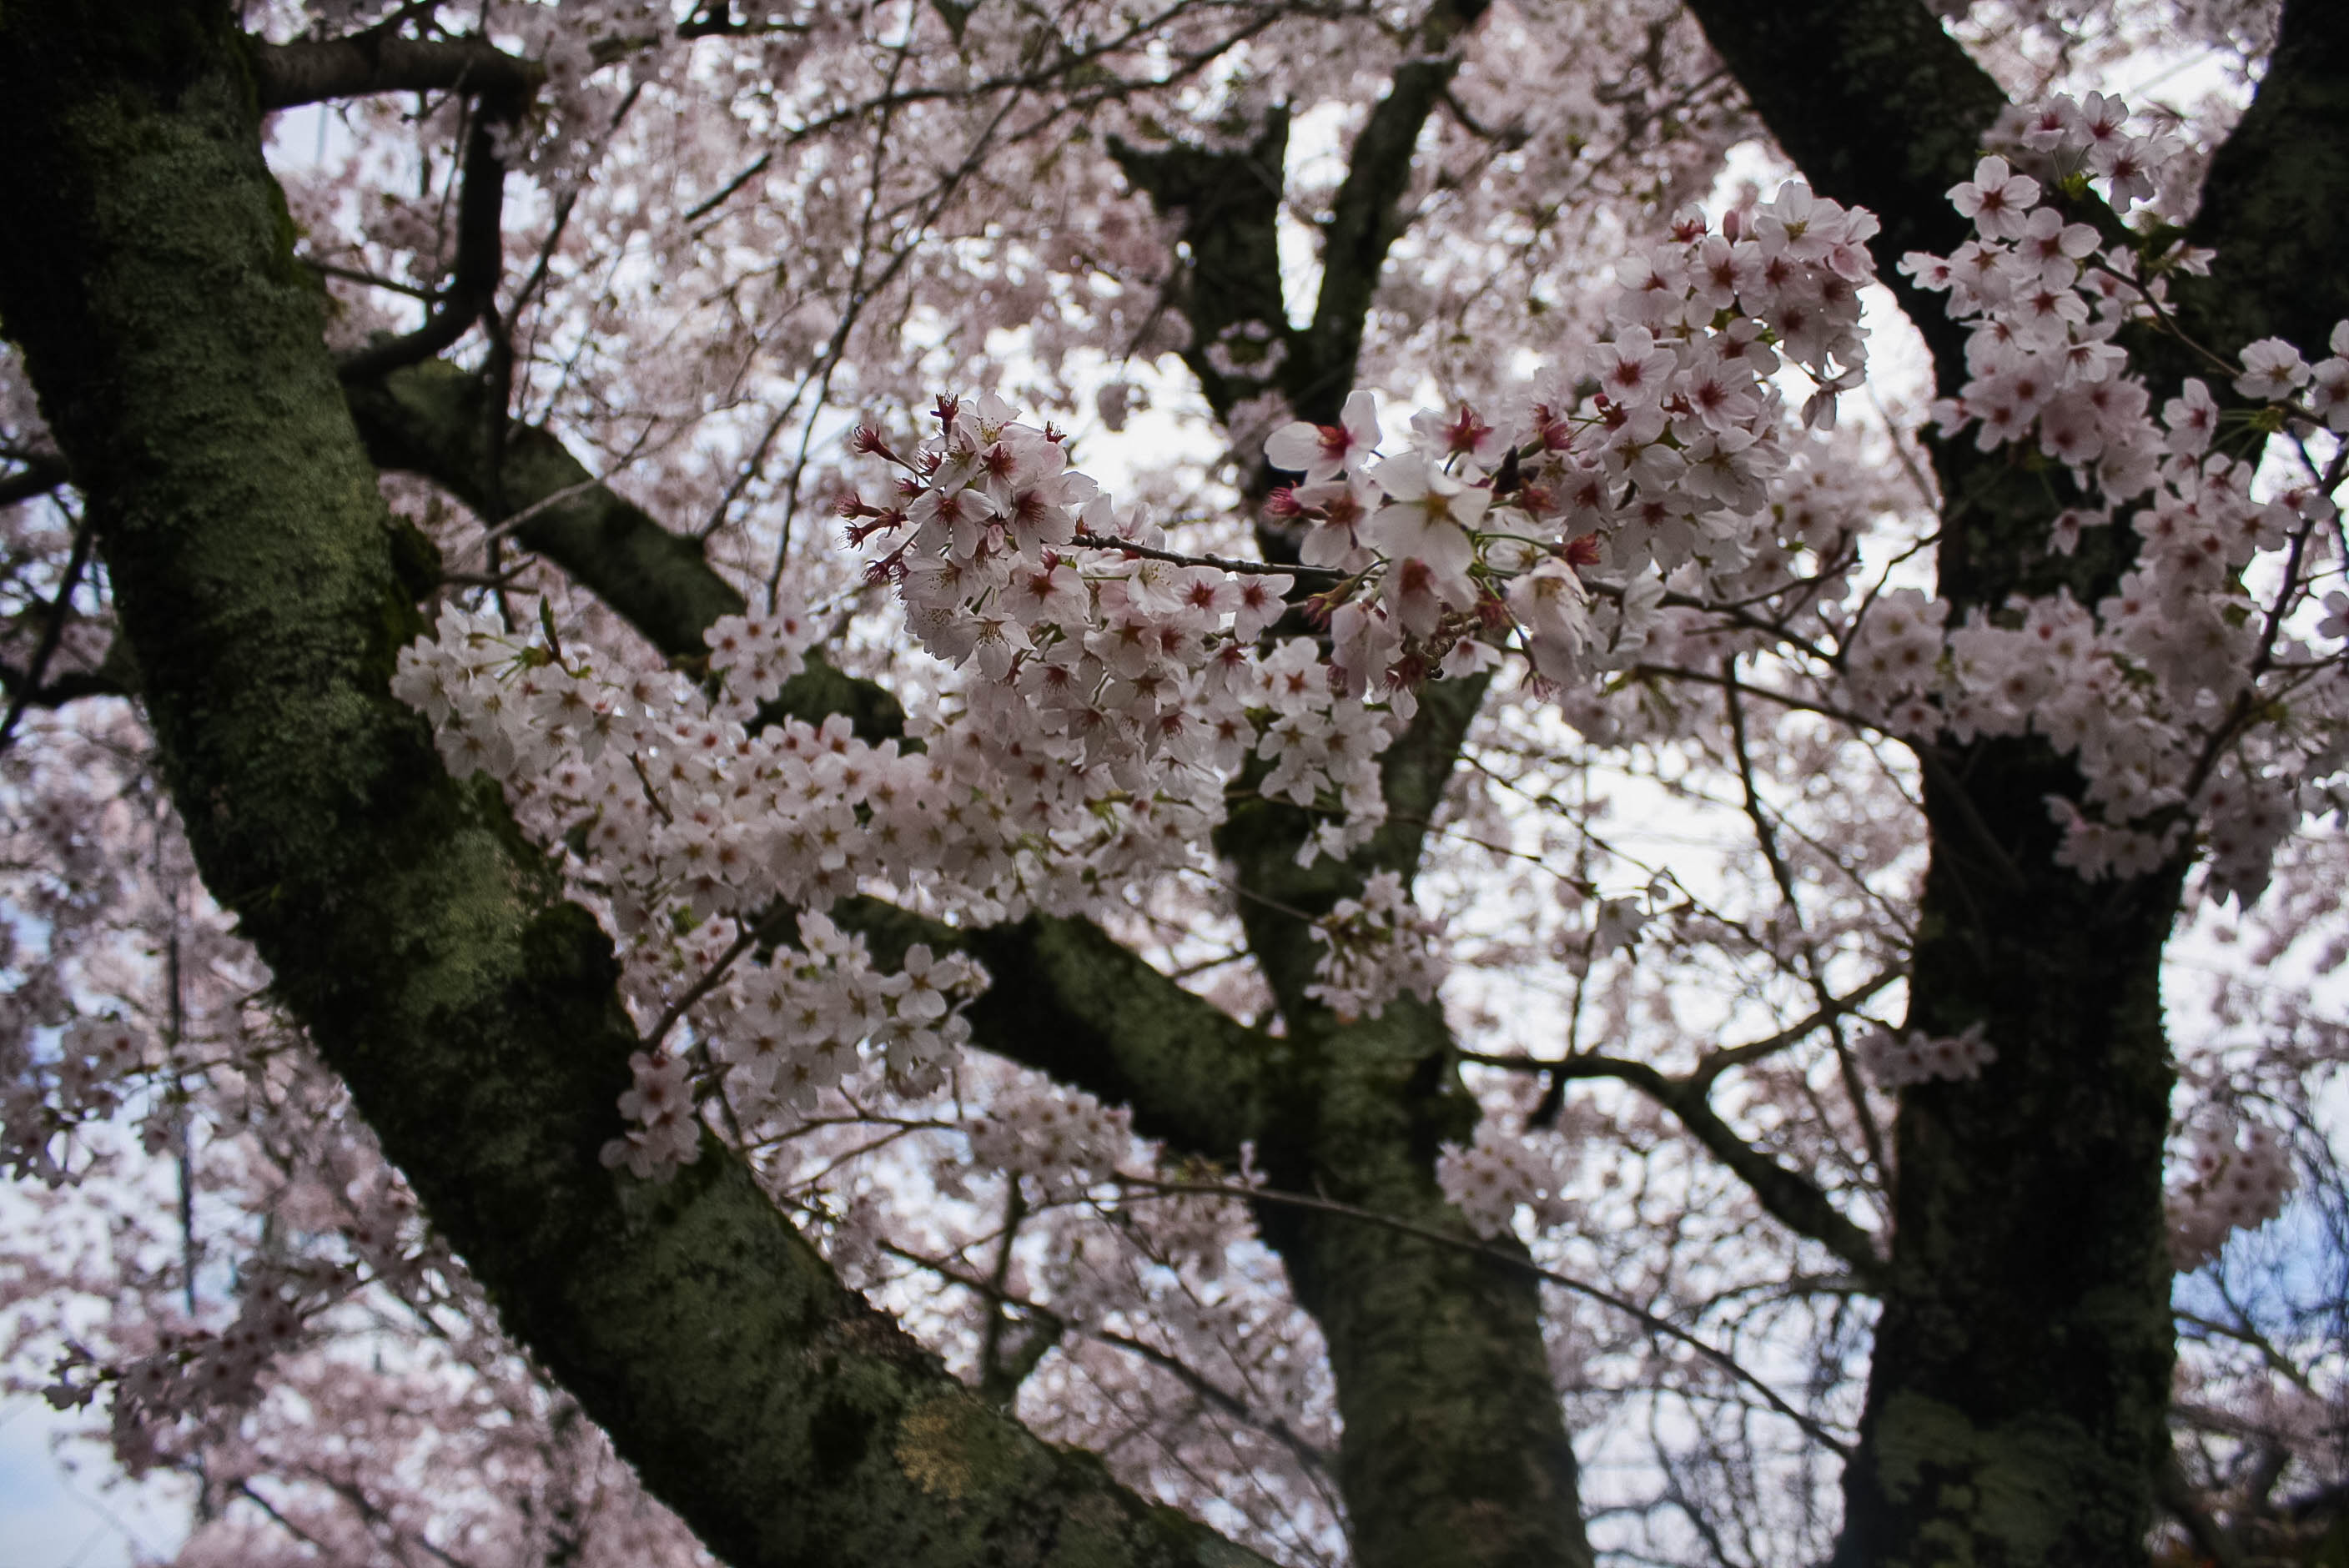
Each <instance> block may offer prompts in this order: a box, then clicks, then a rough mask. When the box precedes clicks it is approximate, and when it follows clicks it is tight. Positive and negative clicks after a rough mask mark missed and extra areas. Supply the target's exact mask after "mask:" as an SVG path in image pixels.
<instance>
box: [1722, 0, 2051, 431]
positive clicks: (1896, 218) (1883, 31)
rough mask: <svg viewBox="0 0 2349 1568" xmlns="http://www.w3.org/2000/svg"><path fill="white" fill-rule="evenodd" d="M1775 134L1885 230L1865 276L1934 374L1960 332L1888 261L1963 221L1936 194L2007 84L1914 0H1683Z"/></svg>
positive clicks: (1949, 242)
mask: <svg viewBox="0 0 2349 1568" xmlns="http://www.w3.org/2000/svg"><path fill="white" fill-rule="evenodd" d="M1688 8H1689V11H1690V14H1691V15H1694V16H1695V17H1696V19H1697V22H1698V24H1699V25H1700V26H1702V27H1703V29H1704V36H1705V37H1706V39H1707V40H1708V41H1710V42H1711V43H1712V45H1713V50H1714V52H1715V53H1717V54H1719V55H1720V56H1721V57H1722V59H1723V61H1724V62H1725V63H1726V64H1727V65H1728V67H1729V68H1730V71H1731V72H1732V74H1733V75H1734V76H1735V77H1737V84H1738V86H1739V87H1741V88H1744V91H1745V97H1746V99H1747V101H1749V102H1750V103H1752V104H1753V106H1754V112H1755V113H1757V114H1759V115H1760V116H1761V117H1762V120H1763V123H1764V124H1765V125H1767V126H1768V127H1769V128H1770V134H1771V135H1772V136H1773V137H1774V138H1775V139H1776V140H1777V143H1778V145H1779V146H1780V147H1782V148H1784V149H1785V150H1786V155H1787V156H1788V157H1790V158H1792V159H1793V160H1795V164H1796V165H1797V166H1798V167H1799V168H1800V169H1801V170H1802V171H1803V173H1804V175H1805V177H1806V178H1807V179H1808V180H1809V181H1810V182H1811V184H1812V185H1813V186H1814V187H1815V188H1816V189H1817V191H1819V193H1820V194H1821V195H1823V196H1830V197H1833V198H1834V199H1835V200H1836V201H1841V202H1843V203H1845V204H1846V205H1847V206H1860V207H1866V208H1868V210H1869V211H1872V212H1874V213H1875V214H1876V215H1877V217H1878V219H1879V220H1881V221H1882V222H1883V224H1884V229H1883V232H1881V233H1879V234H1878V236H1877V238H1876V240H1875V242H1874V243H1873V244H1872V245H1871V246H1870V247H1869V248H1870V250H1871V251H1873V253H1875V257H1876V271H1877V275H1878V276H1879V277H1881V278H1882V279H1883V280H1884V281H1885V282H1886V283H1887V284H1890V285H1891V287H1892V291H1893V293H1894V294H1897V295H1898V296H1899V300H1900V304H1901V308H1902V309H1903V310H1905V311H1907V312H1908V314H1909V320H1911V321H1913V322H1915V323H1916V325H1917V327H1918V330H1919V331H1920V332H1922V333H1923V334H1924V335H1925V339H1926V341H1927V342H1928V343H1929V344H1930V345H1931V346H1932V349H1933V358H1934V363H1935V365H1936V366H1938V367H1939V368H1940V372H1941V380H1942V385H1943V386H1944V387H1947V388H1953V387H1956V385H1957V384H1958V381H1959V380H1962V379H1963V377H1962V375H1958V376H1957V379H1955V380H1953V379H1951V377H1952V375H1953V374H1955V373H1958V372H1961V371H1962V369H1963V366H1964V346H1965V335H1964V333H1963V332H1962V331H1961V329H1960V328H1958V327H1957V326H1956V325H1953V324H1952V323H1951V321H1950V319H1949V313H1948V312H1947V311H1946V310H1945V309H1944V308H1943V304H1942V302H1941V301H1940V300H1939V299H1937V298H1932V297H1929V296H1925V295H1921V294H1919V293H1918V292H1917V291H1916V290H1915V289H1913V288H1912V287H1911V286H1910V285H1909V282H1908V280H1907V279H1906V278H1903V277H1901V276H1900V275H1899V273H1898V272H1897V271H1896V270H1895V269H1896V268H1897V266H1898V264H1899V261H1900V258H1901V256H1902V255H1903V254H1904V253H1907V252H1909V251H1933V252H1937V253H1941V254H1944V255H1946V254H1948V253H1950V252H1951V251H1953V250H1955V249H1957V248H1958V246H1960V245H1961V244H1963V243H1964V242H1965V241H1966V240H1967V238H1968V237H1969V235H1970V233H1971V230H1970V229H1969V227H1968V226H1967V224H1966V222H1965V220H1963V219H1961V218H1960V217H1959V216H1958V215H1957V213H1956V212H1955V211H1953V210H1952V209H1951V206H1950V203H1949V201H1948V198H1947V197H1946V196H1945V195H1944V194H1943V193H1944V192H1945V191H1948V190H1949V188H1950V187H1951V186H1952V185H1955V184H1956V183H1958V182H1959V181H1961V180H1965V179H1967V178H1969V177H1970V175H1971V172H1972V170H1973V166H1974V159H1975V157H1976V155H1977V154H1978V152H1979V151H1980V149H1981V146H1982V136H1983V133H1985V132H1986V131H1988V130H1989V129H1990V127H1991V124H1992V121H1994V120H1995V119H1997V118H1998V115H1999V111H2000V110H2001V109H2002V108H2005V107H2006V95H2005V94H2004V93H2003V92H2002V91H2000V90H1999V86H1998V84H1997V83H1996V82H1994V81H1992V79H1991V78H1990V76H1989V74H1988V73H1987V72H1985V71H1984V70H1983V69H1982V67H1980V66H1977V65H1975V64H1974V62H1973V60H1972V58H1971V57H1969V56H1968V55H1967V54H1966V52H1965V50H1964V49H1963V48H1962V47H1961V46H1960V45H1959V44H1958V42H1957V40H1956V39H1954V38H1952V37H1951V36H1949V34H1947V33H1945V32H1943V31H1942V30H1941V24H1940V18H1938V17H1936V16H1935V15H1933V13H1932V12H1931V11H1930V10H1928V9H1927V8H1926V7H1925V6H1924V5H1922V4H1920V0H1759V3H1757V0H1689V7H1688Z"/></svg>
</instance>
